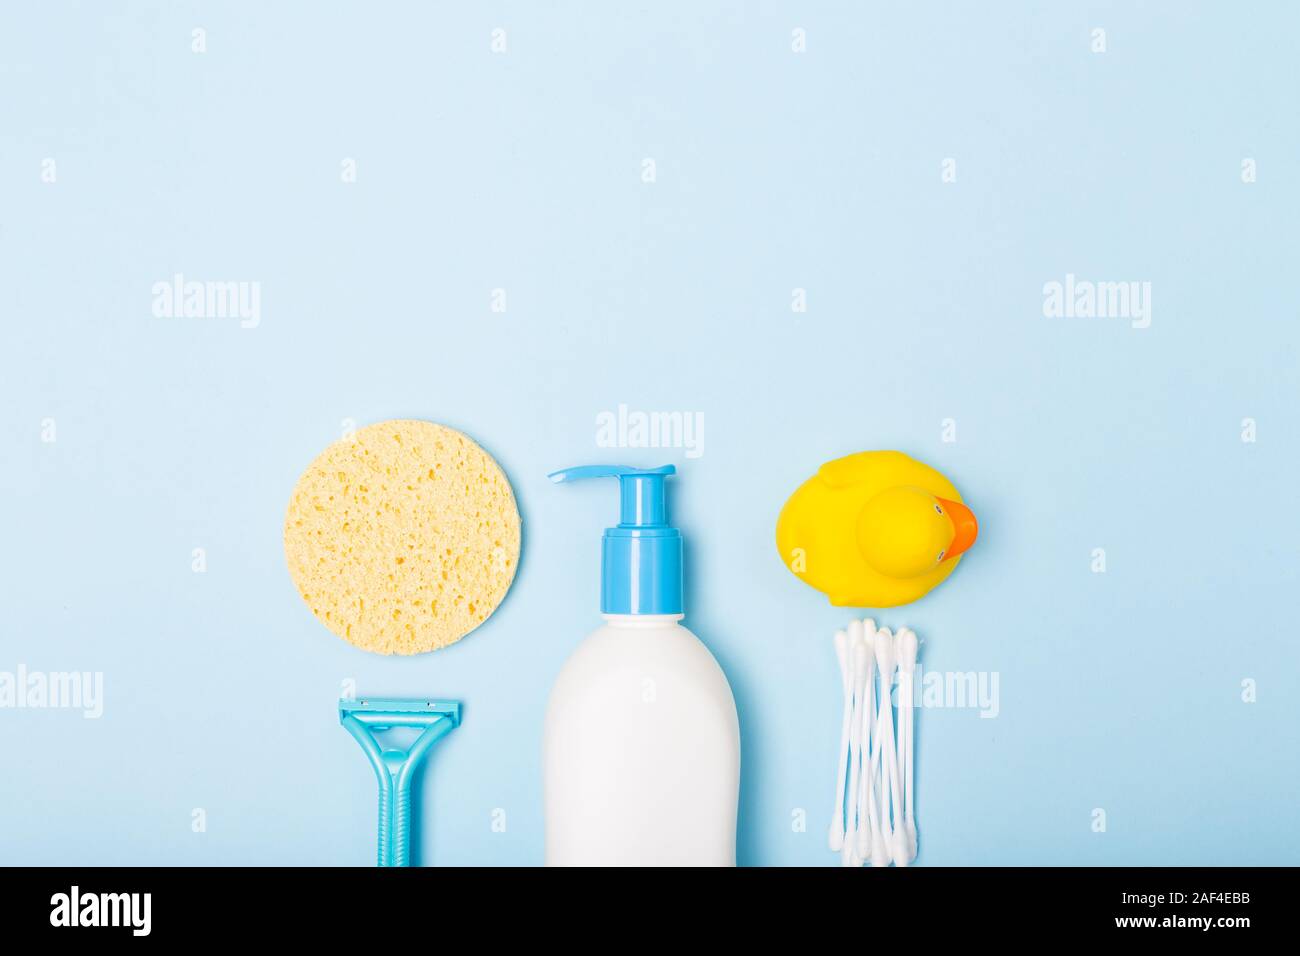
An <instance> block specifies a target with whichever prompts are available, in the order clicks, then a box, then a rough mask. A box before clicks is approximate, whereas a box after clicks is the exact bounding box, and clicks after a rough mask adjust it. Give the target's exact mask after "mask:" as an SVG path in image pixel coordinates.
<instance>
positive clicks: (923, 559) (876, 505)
mask: <svg viewBox="0 0 1300 956" xmlns="http://www.w3.org/2000/svg"><path fill="white" fill-rule="evenodd" d="M978 533H979V525H978V524H977V523H976V521H975V515H974V514H972V513H971V510H970V509H969V508H967V507H966V506H965V505H964V504H962V500H961V495H960V494H958V492H957V489H956V488H955V487H953V484H952V482H950V481H949V480H948V479H947V478H945V477H944V476H943V475H941V474H939V472H937V471H935V470H934V469H933V468H931V467H930V466H929V465H925V464H922V463H921V462H919V461H917V460H916V459H915V458H910V457H908V456H907V455H904V454H903V453H902V452H899V451H864V452H859V453H858V454H856V455H848V456H846V457H844V458H837V459H835V460H834V461H828V462H826V464H824V465H822V466H821V468H819V469H817V474H816V475H814V476H813V477H812V478H809V479H808V480H807V481H805V482H804V483H803V484H802V485H801V486H800V487H799V489H798V490H797V491H796V492H795V493H794V494H793V495H791V496H790V500H788V501H787V502H786V503H785V506H784V507H783V508H782V509H781V515H780V517H779V518H777V521H776V547H777V550H778V551H780V553H781V560H782V561H784V562H785V565H786V567H788V568H789V569H790V570H791V571H792V572H793V573H794V574H796V575H797V576H798V577H800V578H802V579H803V580H804V581H805V582H807V583H808V584H810V585H812V586H813V587H814V588H816V589H817V590H818V591H821V592H822V593H823V594H825V595H826V596H827V597H829V598H830V601H831V604H834V605H836V606H837V607H897V606H898V605H900V604H910V603H911V602H912V601H915V600H918V599H919V598H921V597H923V596H925V595H926V594H928V593H929V592H930V591H931V590H932V589H933V588H934V587H936V586H937V585H939V584H940V583H942V582H943V580H944V578H946V577H948V575H950V574H952V572H953V568H955V567H957V563H958V562H959V561H960V560H961V555H962V554H964V553H965V552H966V550H967V549H968V548H969V547H970V546H971V545H972V544H974V543H975V536H976V535H977V534H978Z"/></svg>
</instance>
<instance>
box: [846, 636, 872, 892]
mask: <svg viewBox="0 0 1300 956" xmlns="http://www.w3.org/2000/svg"><path fill="white" fill-rule="evenodd" d="M855 625H856V626H855ZM849 669H850V670H851V671H852V672H853V712H852V717H851V718H850V723H849V790H848V800H847V803H846V807H845V828H844V846H843V849H842V850H841V858H840V863H841V864H842V865H844V866H854V865H855V864H854V858H855V857H856V856H857V852H858V834H857V829H858V806H857V794H858V774H859V773H861V772H862V749H861V744H862V741H861V737H860V731H861V727H862V718H861V714H862V707H863V690H864V687H865V685H866V678H867V655H866V647H865V642H864V641H863V637H862V622H861V621H853V622H852V623H851V624H850V625H849ZM856 865H858V866H861V865H862V864H861V861H859V862H858V863H857V864H856Z"/></svg>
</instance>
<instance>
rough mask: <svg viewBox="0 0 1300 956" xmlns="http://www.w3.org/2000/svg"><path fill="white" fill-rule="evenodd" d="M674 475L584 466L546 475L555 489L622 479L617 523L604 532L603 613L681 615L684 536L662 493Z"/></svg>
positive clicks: (667, 469)
mask: <svg viewBox="0 0 1300 956" xmlns="http://www.w3.org/2000/svg"><path fill="white" fill-rule="evenodd" d="M676 472H677V469H676V468H674V467H673V466H672V465H663V466H662V467H660V468H627V467H624V466H623V465H580V466H578V467H576V468H564V469H561V470H560V471H555V472H552V473H551V474H550V475H549V476H548V477H549V478H550V479H551V481H554V482H555V483H557V484H559V483H561V482H565V481H577V480H579V479H582V478H617V479H618V483H619V486H620V487H619V495H620V502H621V509H620V515H619V522H618V525H617V527H613V528H606V529H605V537H604V539H603V541H602V544H601V568H600V610H601V613H602V614H681V613H682V533H681V532H680V531H678V530H677V529H676V528H672V527H669V525H668V505H667V501H666V496H665V490H664V479H665V478H667V477H668V476H669V475H672V474H676Z"/></svg>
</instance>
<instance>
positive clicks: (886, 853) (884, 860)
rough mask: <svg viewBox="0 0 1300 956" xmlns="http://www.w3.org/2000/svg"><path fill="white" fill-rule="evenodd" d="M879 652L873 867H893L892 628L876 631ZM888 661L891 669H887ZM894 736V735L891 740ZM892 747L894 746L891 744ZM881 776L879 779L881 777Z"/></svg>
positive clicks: (873, 766)
mask: <svg viewBox="0 0 1300 956" xmlns="http://www.w3.org/2000/svg"><path fill="white" fill-rule="evenodd" d="M874 649H875V652H876V669H877V670H878V671H879V673H880V704H879V709H878V710H877V713H876V728H875V729H876V737H875V743H874V746H873V747H872V749H871V785H872V788H873V789H875V788H876V787H877V785H878V786H879V789H878V790H877V794H876V795H877V796H878V797H879V800H878V802H876V805H875V807H874V809H873V811H872V821H873V823H874V824H875V825H874V826H873V827H872V832H871V865H872V866H889V859H890V849H889V848H890V847H891V846H892V845H893V840H894V835H893V832H892V831H891V829H890V824H889V784H888V780H889V774H888V770H887V767H888V762H887V761H886V760H885V756H884V748H885V744H886V737H885V728H886V727H887V726H888V727H891V728H892V727H893V722H894V721H893V715H892V714H891V713H890V710H889V685H890V684H891V683H893V680H894V668H893V656H894V635H893V634H892V633H891V632H890V630H889V628H887V627H882V628H880V630H878V631H877V632H876V642H875V648H874ZM886 662H888V663H889V666H888V667H886V666H885V665H886ZM892 737H893V734H892V733H891V734H890V738H892ZM891 746H892V744H891ZM877 773H879V776H877Z"/></svg>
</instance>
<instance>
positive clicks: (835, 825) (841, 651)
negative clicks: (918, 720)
mask: <svg viewBox="0 0 1300 956" xmlns="http://www.w3.org/2000/svg"><path fill="white" fill-rule="evenodd" d="M835 657H836V658H837V659H838V660H839V662H840V686H841V687H842V689H843V692H844V718H843V720H842V721H841V722H840V762H839V770H838V771H836V776H835V803H834V805H833V807H832V808H831V825H830V829H829V830H828V831H827V833H826V844H827V846H829V847H830V848H831V852H832V853H839V852H840V849H841V848H842V847H843V846H844V775H845V772H846V771H847V770H848V759H849V724H850V721H852V719H853V675H852V673H850V671H849V636H848V634H846V633H845V632H844V631H836V632H835Z"/></svg>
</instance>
